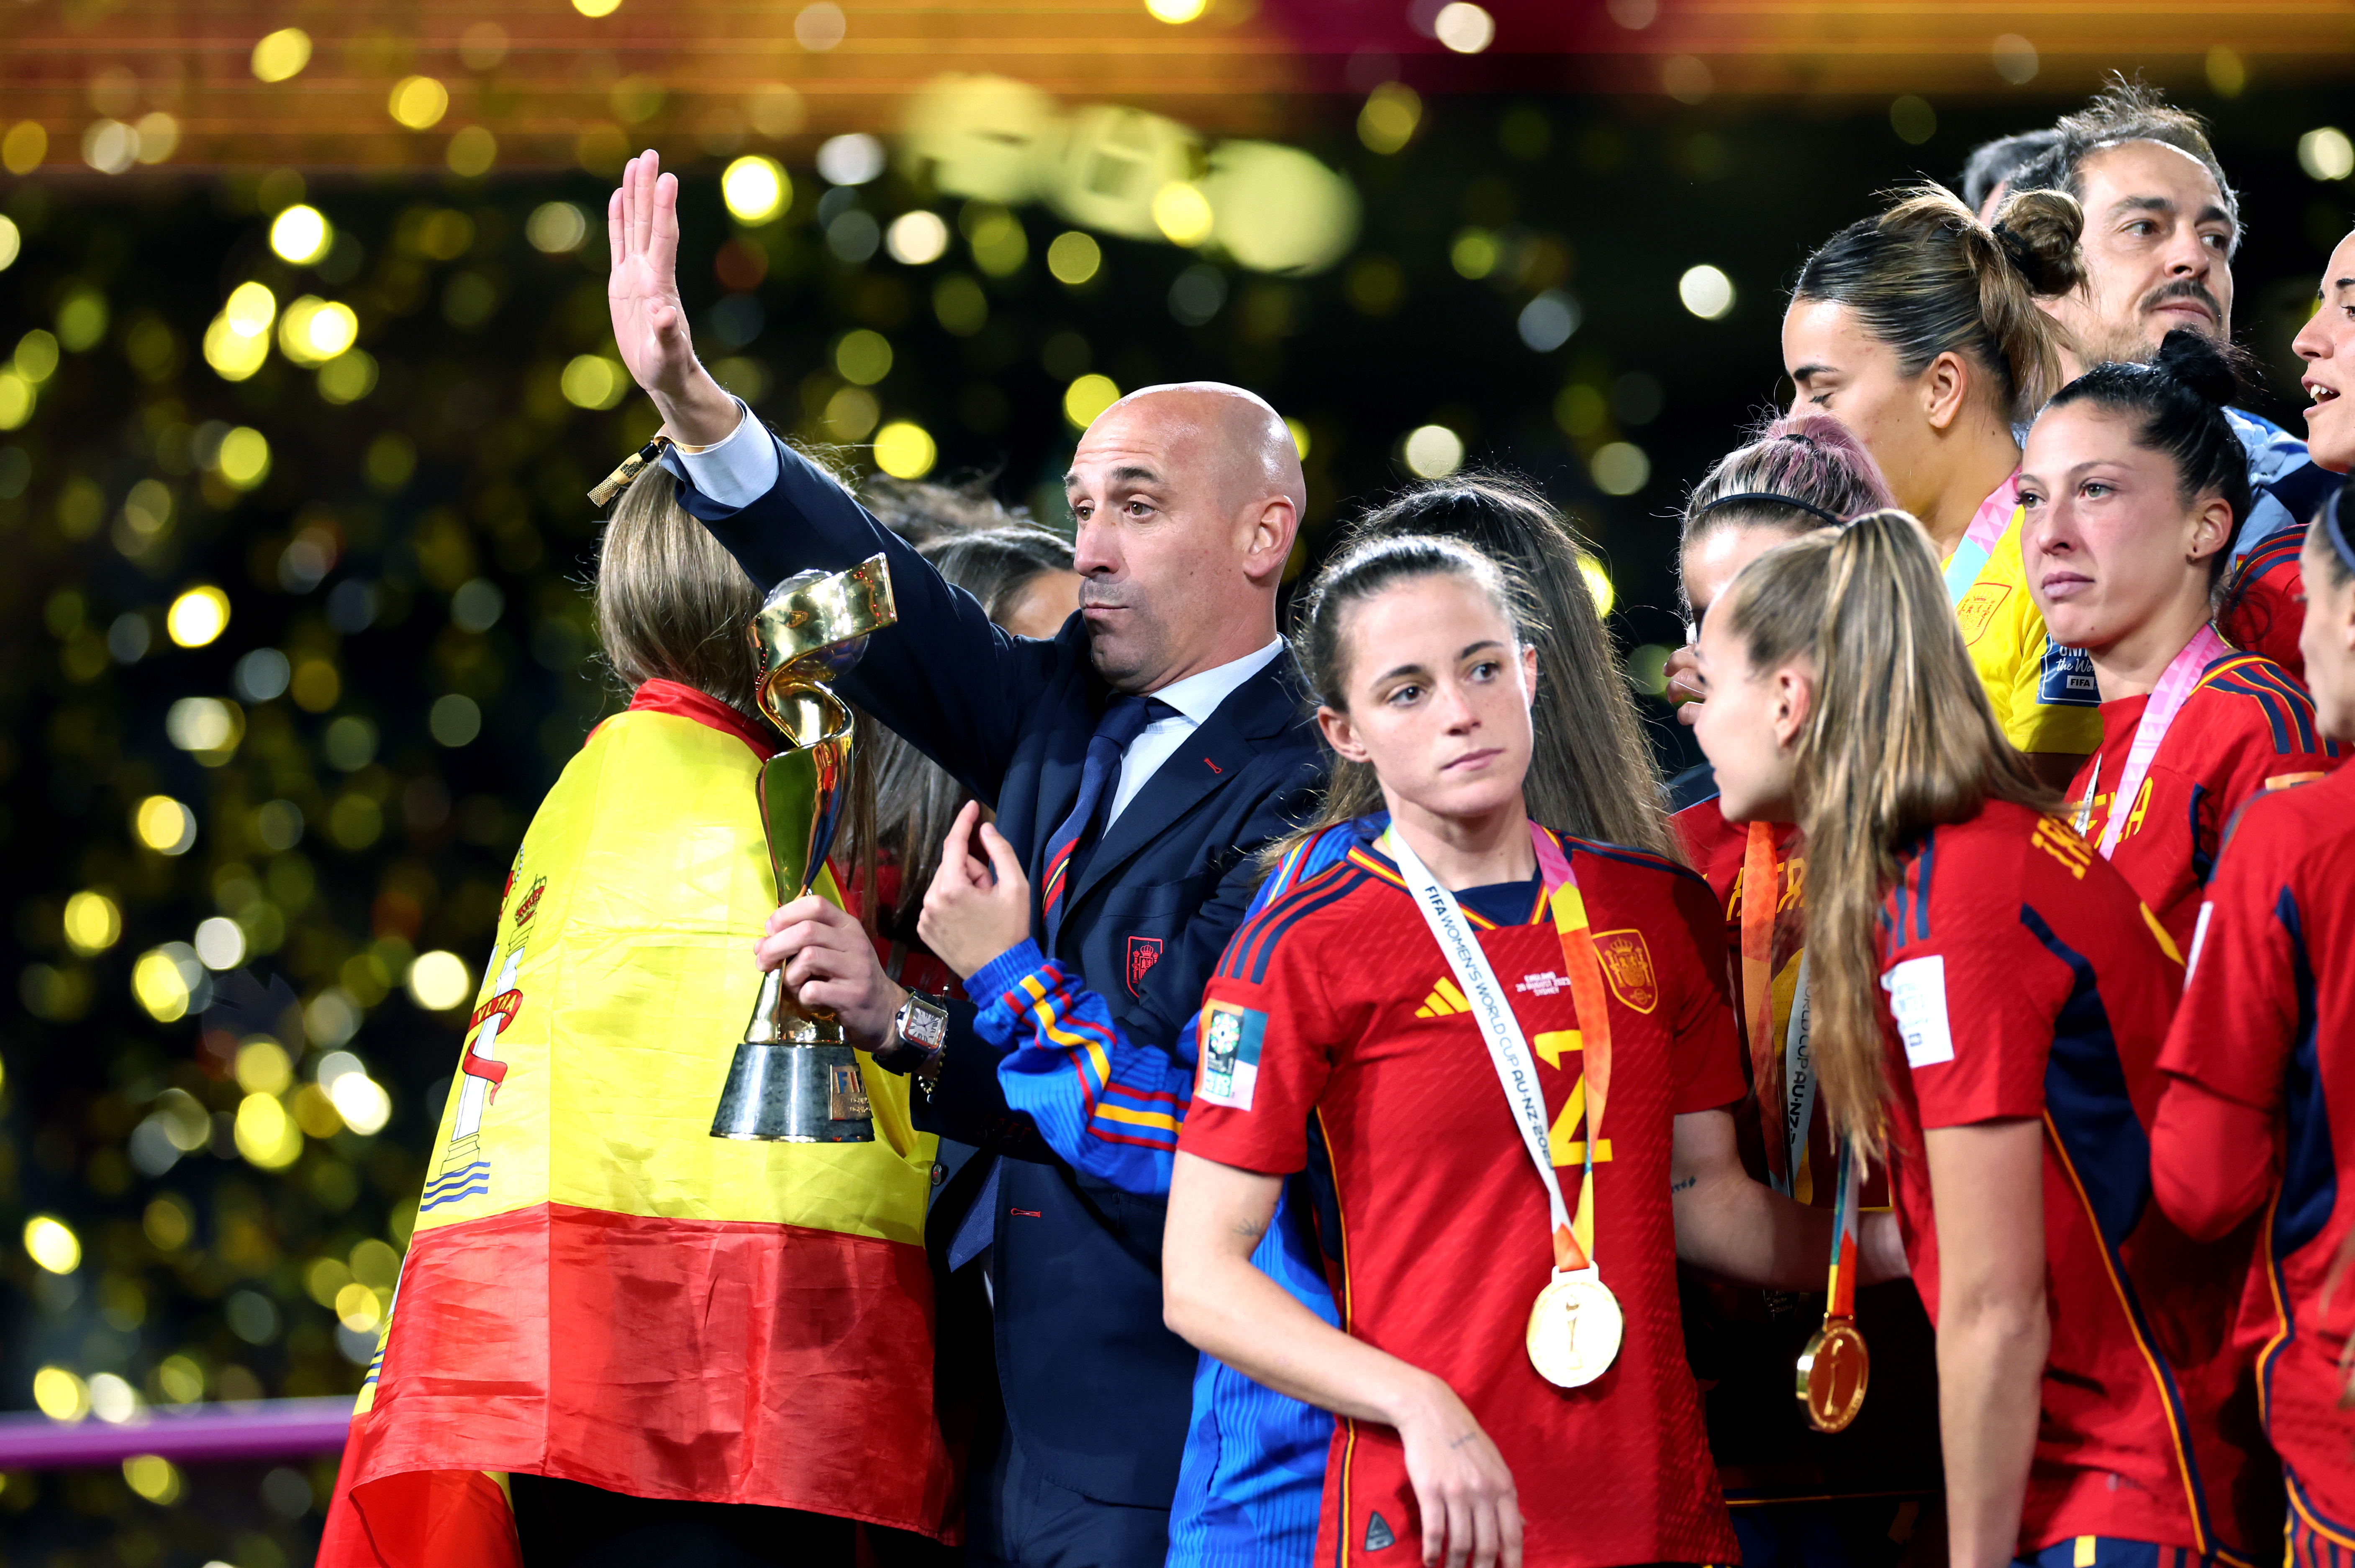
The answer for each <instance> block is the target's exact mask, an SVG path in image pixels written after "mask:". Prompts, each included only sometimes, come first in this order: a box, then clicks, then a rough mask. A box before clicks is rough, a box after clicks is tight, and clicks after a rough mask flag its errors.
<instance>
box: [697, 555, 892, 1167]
mask: <svg viewBox="0 0 2355 1568" xmlns="http://www.w3.org/2000/svg"><path fill="white" fill-rule="evenodd" d="M897 620H899V609H898V608H897V607H896V606H895V605H894V604H893V602H892V599H891V574H890V568H889V567H887V566H886V565H885V562H884V559H883V557H882V556H870V557H869V558H868V559H867V560H864V561H861V562H860V563H859V564H858V565H857V566H855V567H851V568H850V569H849V570H847V571H843V572H834V573H827V572H823V571H806V572H798V573H796V574H794V576H792V577H787V578H786V579H785V580H784V581H783V582H781V583H779V584H778V585H777V586H776V587H775V588H773V589H771V590H770V593H769V597H768V599H767V600H766V601H765V602H764V603H763V604H762V607H761V612H760V614H759V615H757V616H756V617H754V618H753V620H752V626H751V641H752V649H753V652H754V653H755V655H756V656H757V657H758V658H759V659H760V661H761V683H760V689H759V700H760V704H761V711H762V713H764V714H766V715H768V718H769V722H770V723H772V724H773V725H775V726H777V728H778V729H779V730H780V731H782V732H783V735H784V737H785V749H783V751H780V752H779V753H778V754H777V755H776V756H774V757H773V758H770V759H769V760H768V762H767V763H765V764H764V765H763V766H762V769H761V821H762V826H763V827H764V828H765V829H766V830H767V832H768V836H769V863H770V867H771V869H772V870H773V872H774V873H775V874H776V878H777V899H778V902H779V903H781V904H782V903H790V902H791V901H792V900H794V899H795V898H799V897H801V896H803V895H806V894H807V893H808V892H809V891H810V888H811V885H813V884H814V883H815V881H816V879H817V874H818V871H819V868H821V867H822V866H824V865H825V864H826V852H827V851H828V850H830V849H831V848H832V847H833V845H834V834H835V829H836V827H837V824H838V823H839V822H840V821H841V819H842V806H843V794H844V791H845V790H846V789H847V788H848V786H849V781H850V753H851V746H852V744H853V740H854V736H853V730H854V728H855V726H854V724H853V722H852V718H851V713H850V709H849V708H848V706H847V705H845V704H844V702H843V701H842V699H841V698H840V697H837V696H836V695H835V694H834V691H833V689H832V687H831V685H830V684H829V683H830V682H832V681H833V680H834V679H835V678H836V677H837V676H840V675H842V674H844V673H847V671H848V670H849V669H850V668H851V667H852V666H853V665H855V664H857V663H858V659H859V656H860V655H861V654H862V653H864V652H866V651H867V639H868V636H869V635H871V634H872V633H874V632H876V631H879V630H882V629H883V628H884V627H887V626H890V625H891V624H892V623H894V622H895V621H897ZM711 1136H712V1137H714V1138H741V1139H768V1140H773V1141H779V1142H785V1143H868V1142H871V1141H873V1139H874V1137H875V1123H874V1119H873V1117H872V1114H871V1112H870V1111H869V1108H868V1103H867V1093H866V1089H865V1087H864V1085H863V1082H862V1080H861V1079H860V1076H859V1068H858V1053H857V1052H856V1051H855V1050H854V1049H853V1048H852V1046H851V1045H850V1044H849V1042H848V1041H847V1039H846V1038H845V1037H844V1034H843V1028H842V1023H841V1021H840V1020H839V1019H837V1017H835V1015H834V1014H833V1013H832V1012H828V1011H826V1010H825V1009H822V1008H805V1007H803V1006H802V1005H801V1004H800V1003H799V1002H798V1001H795V1000H794V994H793V992H792V991H790V990H789V989H787V987H786V985H785V980H784V967H783V965H780V966H779V967H778V968H776V969H771V970H769V971H768V972H767V973H765V974H763V975H762V977H761V994H760V997H759V999H758V1000H757V1001H754V1002H753V1004H752V1021H751V1024H750V1026H749V1027H747V1029H746V1030H745V1032H744V1039H743V1042H742V1043H741V1044H739V1045H738V1046H737V1047H736V1056H735V1059H734V1061H732V1062H731V1063H730V1065H729V1068H728V1083H727V1086H726V1087H725V1088H723V1089H722V1090H721V1091H720V1095H719V1112H718V1114H717V1115H716V1116H714V1117H713V1118H712V1122H711Z"/></svg>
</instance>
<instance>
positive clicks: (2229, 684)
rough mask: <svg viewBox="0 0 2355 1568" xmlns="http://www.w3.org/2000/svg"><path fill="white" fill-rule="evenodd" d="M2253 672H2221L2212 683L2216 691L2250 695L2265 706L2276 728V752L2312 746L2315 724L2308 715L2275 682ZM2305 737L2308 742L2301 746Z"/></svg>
mask: <svg viewBox="0 0 2355 1568" xmlns="http://www.w3.org/2000/svg"><path fill="white" fill-rule="evenodd" d="M2250 674H2251V673H2250V672H2249V671H2246V670H2234V671H2232V673H2230V674H2224V675H2219V676H2217V677H2216V678H2215V679H2214V680H2213V681H2211V682H2210V683H2209V685H2210V687H2211V689H2212V690H2215V691H2219V692H2230V693H2231V694H2233V695H2234V696H2238V697H2247V698H2250V699H2251V700H2253V701H2254V702H2255V703H2256V705H2258V706H2259V707H2260V708H2262V709H2264V715H2265V723H2266V724H2267V725H2268V726H2271V728H2272V730H2273V737H2274V750H2275V752H2277V753H2279V754H2280V755H2282V756H2285V757H2286V756H2288V755H2290V754H2291V752H2292V750H2293V749H2296V750H2306V751H2310V750H2312V749H2313V746H2312V744H2311V740H2310V737H2311V736H2312V733H2313V732H2312V725H2311V723H2310V721H2309V720H2307V717H2306V715H2301V714H2300V713H2298V711H2297V705H2296V704H2295V703H2294V702H2292V701H2291V700H2290V699H2289V698H2288V697H2286V696H2285V695H2283V694H2282V693H2281V692H2280V691H2278V690H2276V689H2275V687H2273V686H2272V685H2269V684H2266V683H2263V682H2260V681H2257V680H2254V679H2251V678H2250ZM2301 740H2306V741H2307V744H2305V745H2302V746H2301V745H2299V742H2300V741H2301Z"/></svg>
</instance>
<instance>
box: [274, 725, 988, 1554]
mask: <svg viewBox="0 0 2355 1568" xmlns="http://www.w3.org/2000/svg"><path fill="white" fill-rule="evenodd" d="M649 684H650V685H655V684H662V685H667V684H668V683H649ZM683 692H685V689H684V688H677V687H672V688H671V692H670V695H669V700H668V701H667V702H666V706H667V707H668V709H669V711H646V710H645V708H644V707H643V706H642V705H643V704H644V702H645V699H644V697H643V696H642V698H641V701H640V705H634V708H633V711H631V712H628V713H625V714H623V715H618V716H617V717H615V718H613V719H610V720H608V721H607V722H606V723H605V724H603V725H602V726H599V728H598V729H597V730H596V732H595V733H593V734H592V735H591V737H590V739H589V741H588V743H587V744H586V745H585V746H584V747H582V749H581V753H580V755H579V756H577V757H576V758H573V760H572V762H571V763H570V765H569V766H568V767H567V768H565V770H564V773H563V776H562V777H561V778H560V779H559V780H558V782H557V785H556V787H555V788H554V789H552V790H551V791H550V792H549V796H548V798H547V800H545V801H544V802H543V803H542V804H541V807H540V809H539V811H538V814H537V815H536V816H535V817H534V819H533V821H532V824H531V827H530V829H529V830H528V831H527V832H526V834H525V835H524V841H523V845H522V848H521V849H520V851H519V852H518V853H517V857H516V862H515V868H514V872H513V874H512V876H511V878H510V880H509V882H508V885H507V889H506V895H505V898H504V901H503V904H502V907H501V909H500V914H499V921H498V929H497V938H496V945H495V947H494V949H493V951H492V954H491V959H490V962H489V964H488V965H487V966H486V968H485V971H484V982H483V986H482V990H481V991H480V993H479V994H478V996H477V999H476V1001H475V1004H474V1007H473V1009H472V1010H471V1012H469V1015H468V1018H467V1022H466V1033H465V1038H464V1045H463V1047H462V1049H463V1053H464V1054H463V1055H462V1057H461V1058H460V1061H459V1068H460V1070H459V1071H458V1072H456V1073H454V1074H453V1075H452V1080H451V1085H452V1086H451V1091H450V1096H449V1100H448V1103H447V1105H446V1106H445V1107H443V1110H442V1126H441V1131H440V1134H439V1136H438V1137H437V1138H436V1139H435V1141H434V1147H433V1154H432V1160H431V1162H430V1163H429V1165H428V1167H427V1172H426V1179H425V1186H424V1191H423V1193H422V1195H421V1199H420V1202H419V1207H418V1216H417V1228H416V1232H415V1234H414V1235H413V1237H412V1238H411V1240H410V1247H409V1253H408V1256H407V1257H406V1259H405V1260H404V1262H403V1265H402V1268H401V1276H400V1286H399V1288H398V1290H397V1292H396V1293H395V1296H394V1299H393V1304H392V1311H391V1314H390V1316H389V1319H388V1321H387V1325H386V1328H385V1330H384V1333H383V1336H382V1338H381V1339H380V1340H379V1343H378V1351H377V1355H376V1359H375V1361H374V1363H373V1364H372V1365H371V1366H370V1367H369V1368H368V1374H367V1379H366V1382H365V1383H364V1384H363V1387H362V1390H361V1393H360V1396H359V1402H358V1405H357V1413H356V1416H355V1420H354V1425H353V1429H352V1438H351V1442H350V1444H349V1445H348V1446H347V1447H346V1452H345V1457H344V1465H343V1471H342V1475H341V1477H340V1478H339V1482H338V1485H337V1488H336V1499H335V1505H334V1508H333V1510H331V1519H330V1522H329V1529H328V1531H327V1532H326V1539H325V1542H323V1543H322V1547H321V1552H320V1556H319V1562H320V1563H323V1564H347V1563H366V1564H383V1565H385V1568H393V1565H396V1564H401V1563H407V1562H425V1561H432V1562H434V1563H464V1564H468V1565H470V1568H489V1565H491V1564H496V1563H509V1562H513V1561H515V1557H514V1545H513V1541H514V1536H513V1527H512V1524H511V1522H509V1518H508V1514H507V1510H506V1499H505V1497H504V1494H503V1490H502V1487H501V1482H500V1479H499V1477H500V1476H502V1475H503V1474H505V1473H506V1472H517V1471H520V1472H524V1473H528V1474H536V1475H547V1476H557V1477H561V1478H566V1479H570V1480H574V1481H580V1482H583V1483H585V1484H588V1485H591V1486H595V1487H600V1488H603V1489H608V1490H612V1491H619V1492H626V1493H629V1494H631V1495H634V1496H638V1497H651V1498H676V1499H697V1500H703V1501H715V1502H739V1503H761V1504H768V1505H773V1506H778V1507H784V1508H795V1509H807V1510H815V1511H819V1512H824V1513H830V1514H835V1515H837V1516H842V1517H847V1518H852V1519H858V1520H867V1521H868V1522H870V1523H875V1524H880V1525H888V1526H892V1527H895V1528H899V1529H903V1530H911V1531H921V1532H922V1533H925V1534H929V1535H932V1536H935V1537H937V1538H941V1539H954V1529H953V1528H952V1526H951V1522H950V1521H951V1515H952V1509H953V1492H954V1467H953V1465H952V1463H951V1460H950V1457H949V1454H948V1451H947V1447H946V1445H945V1444H944V1443H943V1438H942V1436H941V1432H940V1427H939V1423H938V1420H937V1417H936V1414H935V1411H934V1405H933V1399H932V1277H931V1273H930V1270H929V1268H928V1266H927V1264H926V1261H925V1256H924V1248H923V1223H924V1208H925V1202H926V1198H927V1195H928V1193H929V1192H930V1186H931V1170H932V1159H933V1154H934V1151H935V1148H936V1142H935V1139H932V1136H931V1135H929V1134H920V1133H918V1132H916V1131H915V1130H914V1128H912V1126H911V1122H910V1119H909V1107H908V1080H907V1079H906V1078H904V1077H901V1076H899V1075H893V1074H889V1073H883V1072H880V1071H878V1070H877V1069H876V1068H875V1067H874V1065H873V1064H872V1063H871V1062H868V1061H867V1060H866V1058H865V1057H863V1056H862V1057H861V1058H860V1062H861V1066H862V1068H863V1070H864V1072H865V1075H866V1087H867V1095H868V1100H869V1102H870V1103H871V1104H872V1106H873V1107H874V1119H875V1131H876V1137H875V1141H873V1142H872V1143H864V1144H788V1143H761V1142H745V1141H737V1140H732V1139H716V1138H713V1137H711V1136H710V1128H711V1118H712V1113H713V1110H714V1107H716V1106H717V1105H718V1103H719V1092H720V1087H721V1084H722V1082H723V1080H724V1079H725V1077H726V1075H727V1073H728V1066H729V1062H730V1057H731V1055H732V1054H733V1052H734V1049H735V1044H736V1043H737V1042H738V1041H739V1040H741V1038H742V1036H743V1033H744V1026H745V1021H746V1020H747V1019H748V1018H749V1017H750V1016H751V1008H752V1001H753V997H754V994H755V992H756V991H757V990H758V989H759V976H758V974H757V973H756V972H755V970H754V969H753V967H752V963H751V951H752V947H753V944H754V942H755V941H756V940H758V938H759V937H760V934H761V932H762V928H763V924H764V921H765V919H766V916H767V915H768V912H769V911H770V910H771V909H772V908H773V907H774V906H775V885H774V878H773V874H772V872H771V871H770V868H769V863H768V854H767V848H766V842H765V840H764V838H763V836H762V829H761V821H760V810H759V804H758V800H757V797H756V794H755V788H754V785H755V779H756V777H757V773H758V768H759V763H760V761H761V758H762V755H765V753H759V754H756V752H755V750H754V749H753V746H752V745H751V739H752V736H755V735H756V734H757V733H758V732H757V730H755V729H754V728H753V726H751V725H750V724H748V723H747V722H746V721H744V720H742V719H741V717H739V716H738V715H735V714H733V712H732V711H730V710H720V711H719V713H717V714H712V715H709V716H706V715H705V710H706V709H714V710H716V709H719V705H718V704H717V703H714V702H712V701H711V700H710V699H709V698H705V697H702V694H699V693H685V696H686V698H687V699H689V700H687V701H681V700H679V694H681V693H683ZM694 699H700V704H701V706H700V707H698V705H697V703H696V702H695V701H694ZM686 715H696V716H686ZM822 890H823V891H826V893H827V894H828V895H829V896H831V895H833V887H832V884H831V881H830V880H828V881H827V882H826V883H825V884H823V885H822ZM877 1454H890V1455H891V1456H893V1457H892V1459H891V1461H890V1463H889V1464H883V1465H878V1464H876V1463H874V1462H873V1456H875V1455H877ZM437 1520H439V1522H438V1523H437ZM469 1520H473V1521H474V1525H475V1526H482V1525H484V1523H485V1521H487V1527H486V1528H474V1529H472V1535H473V1537H474V1540H475V1546H474V1548H473V1549H464V1550H462V1549H460V1547H459V1540H460V1538H462V1537H465V1536H467V1535H468V1533H469V1530H470V1526H469V1525H468V1523H467V1521H469ZM437 1531H439V1533H438V1534H437ZM502 1531H504V1542H499V1541H497V1540H495V1539H493V1538H495V1537H497V1536H499V1535H500V1533H501V1532H502ZM453 1532H455V1533H454V1534H453ZM429 1542H432V1544H431V1545H429V1544H428V1543H429Z"/></svg>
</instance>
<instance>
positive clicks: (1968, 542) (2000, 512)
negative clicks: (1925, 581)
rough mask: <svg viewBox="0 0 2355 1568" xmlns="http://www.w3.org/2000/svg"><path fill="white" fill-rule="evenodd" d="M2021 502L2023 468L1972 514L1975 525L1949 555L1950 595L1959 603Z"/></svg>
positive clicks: (1984, 567) (2014, 471) (1948, 589)
mask: <svg viewBox="0 0 2355 1568" xmlns="http://www.w3.org/2000/svg"><path fill="white" fill-rule="evenodd" d="M2018 507H2019V470H2018V469H2014V470H2012V473H2011V477H2010V478H2009V479H2007V480H2005V481H2004V482H2002V483H2001V484H1998V485H1997V486H1996V487H1995V493H1994V494H1993V495H1990V496H1988V497H1987V499H1986V500H1985V501H1982V502H1980V503H1979V509H1978V510H1977V512H1974V513H1972V514H1971V525H1970V526H1969V527H1968V528H1966V529H1965V530H1964V531H1963V542H1962V543H1961V544H1959V545H1957V546H1955V553H1954V554H1953V555H1951V556H1947V557H1946V597H1947V599H1951V600H1952V601H1954V602H1955V604H1957V605H1959V604H1961V603H1962V602H1963V596H1964V595H1965V594H1967V593H1969V592H1970V591H1971V585H1972V584H1973V583H1975V582H1977V581H1978V578H1979V573H1980V572H1982V571H1984V570H1986V569H1987V558H1988V557H1989V556H1993V555H1994V554H1995V547H1996V544H1997V542H1998V540H2000V539H2001V538H2002V537H2003V531H2004V530H2005V529H2006V528H2009V526H2011V514H2012V513H2013V512H2014V511H2015V510H2016V509H2017V508H2018Z"/></svg>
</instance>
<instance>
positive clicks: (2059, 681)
mask: <svg viewBox="0 0 2355 1568" xmlns="http://www.w3.org/2000/svg"><path fill="white" fill-rule="evenodd" d="M2036 700H2037V701H2038V702H2040V703H2041V704H2043V705H2045V706H2046V707H2066V708H2097V707H2100V706H2101V705H2102V688H2101V683H2099V682H2098V681H2096V680H2095V679H2094V658H2093V655H2092V654H2090V653H2088V652H2085V651H2084V650H2083V648H2064V647H2062V645H2061V644H2060V643H2058V642H2055V641H2052V639H2051V638H2050V637H2047V638H2046V639H2045V640H2044V659H2043V663H2042V667H2041V669H2040V670H2039V671H2038V673H2037V681H2036Z"/></svg>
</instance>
